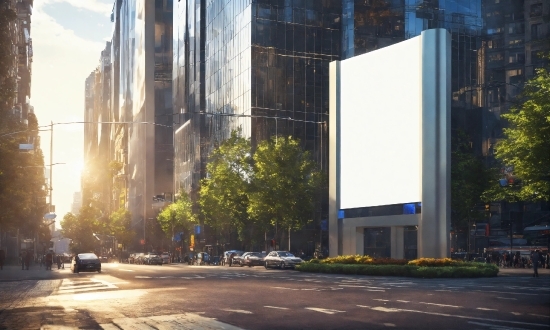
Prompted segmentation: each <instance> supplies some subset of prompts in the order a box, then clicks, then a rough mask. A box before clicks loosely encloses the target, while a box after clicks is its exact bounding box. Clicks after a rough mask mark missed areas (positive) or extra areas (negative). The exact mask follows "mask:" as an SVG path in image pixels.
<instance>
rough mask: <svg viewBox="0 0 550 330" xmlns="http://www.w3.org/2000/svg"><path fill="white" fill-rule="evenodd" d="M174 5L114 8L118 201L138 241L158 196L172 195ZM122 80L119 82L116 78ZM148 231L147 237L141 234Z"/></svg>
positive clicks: (138, 0)
mask: <svg viewBox="0 0 550 330" xmlns="http://www.w3.org/2000/svg"><path fill="white" fill-rule="evenodd" d="M172 6H173V5H172V1H167V0H157V1H148V0H128V1H126V0H125V1H120V0H117V1H116V2H115V5H114V7H113V15H112V16H111V17H112V20H113V21H114V23H115V29H114V31H115V35H114V36H113V43H114V44H113V54H112V56H113V57H112V61H113V65H116V66H117V67H118V68H119V69H118V70H119V72H118V73H116V74H115V76H114V77H115V80H114V83H113V91H117V93H118V97H117V98H118V99H117V100H116V101H113V105H117V106H118V108H117V109H113V111H112V112H111V119H112V120H114V121H118V122H121V124H119V125H111V129H112V130H113V131H112V136H113V138H114V141H113V142H112V143H113V144H112V153H111V157H112V160H116V161H118V162H120V163H122V165H123V166H122V169H121V170H120V171H119V173H116V178H115V180H117V181H118V184H115V185H114V186H115V188H116V192H115V195H116V196H115V199H118V205H117V206H125V207H126V208H127V209H128V210H129V211H130V212H131V214H132V221H133V224H134V226H135V228H140V229H139V230H136V231H137V233H138V235H137V236H138V238H143V237H144V236H145V238H146V237H147V233H146V232H145V228H146V227H145V223H146V222H147V221H148V220H149V219H153V218H154V217H156V215H157V212H158V210H154V209H152V206H151V205H152V203H153V200H152V198H153V196H156V195H161V194H172V192H173V181H172V177H173V152H174V151H173V133H172V132H173V130H172V113H173V111H172V78H171V73H172ZM116 75H118V77H117V76H116ZM141 228H142V229H143V234H141V233H142V230H141Z"/></svg>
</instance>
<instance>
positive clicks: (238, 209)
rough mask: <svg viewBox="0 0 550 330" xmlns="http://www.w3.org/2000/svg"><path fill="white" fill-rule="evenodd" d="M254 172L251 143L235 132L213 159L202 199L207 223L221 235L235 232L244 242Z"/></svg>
mask: <svg viewBox="0 0 550 330" xmlns="http://www.w3.org/2000/svg"><path fill="white" fill-rule="evenodd" d="M251 171H252V157H251V148H250V140H249V139H245V138H243V137H242V136H241V134H240V131H233V132H231V137H230V138H229V139H227V140H225V141H224V142H223V143H222V144H221V145H220V146H219V147H218V148H217V149H216V150H214V152H213V153H212V155H211V156H210V162H209V163H208V164H207V165H206V172H207V173H208V175H207V177H206V178H205V179H203V180H202V182H201V189H200V197H199V204H200V206H201V211H202V213H203V215H204V218H205V223H206V224H208V225H210V226H211V227H213V228H215V229H216V230H219V231H221V232H222V233H229V232H230V231H231V229H233V228H234V229H236V230H237V232H238V233H239V237H240V239H241V240H243V241H244V240H245V235H246V234H247V233H248V232H249V231H247V230H245V229H247V226H249V225H250V222H249V217H248V212H247V208H248V193H249V185H250V175H251Z"/></svg>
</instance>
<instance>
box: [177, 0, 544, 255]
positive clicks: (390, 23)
mask: <svg viewBox="0 0 550 330" xmlns="http://www.w3.org/2000/svg"><path fill="white" fill-rule="evenodd" d="M173 5H174V11H173V13H174V35H173V40H174V41H173V49H174V52H173V56H174V57H173V63H174V64H173V104H174V113H176V114H177V115H175V116H174V121H175V122H176V123H177V124H176V127H175V129H176V130H175V132H174V141H175V145H174V148H175V162H174V163H175V169H174V181H175V192H177V191H178V190H180V189H183V190H186V191H187V192H191V194H192V195H194V194H196V192H197V191H198V188H199V180H200V179H201V178H203V177H204V176H205V168H206V162H207V158H208V155H209V153H210V152H211V151H212V150H213V148H215V147H216V146H217V145H219V143H220V142H221V141H223V140H224V139H225V138H227V137H228V136H229V134H230V132H231V130H233V129H236V128H240V129H241V130H242V133H243V135H244V136H245V137H250V138H251V141H252V144H253V145H257V144H258V143H259V142H260V141H262V140H265V139H268V138H270V137H271V136H274V135H277V134H280V135H292V136H294V137H296V138H299V139H300V140H301V141H302V144H303V146H304V147H305V148H306V149H307V150H310V151H311V152H312V153H313V155H314V158H315V160H316V161H317V162H318V164H319V165H320V167H321V168H324V169H326V166H327V157H326V155H327V153H326V152H327V144H326V141H327V140H326V138H327V134H326V133H327V131H326V130H325V128H326V126H325V124H324V123H326V121H327V120H328V116H327V114H328V63H329V62H331V61H333V60H339V59H341V60H343V59H347V58H351V57H353V56H357V55H360V54H363V53H366V52H369V51H372V50H376V49H380V48H383V47H386V46H388V45H392V44H395V43H397V42H400V41H403V40H406V39H409V38H412V37H415V36H418V35H420V33H421V32H422V31H424V30H426V29H432V28H445V29H447V30H448V31H449V32H450V34H451V38H452V41H451V44H452V46H451V47H452V50H451V52H452V54H451V67H452V73H451V76H452V78H451V93H452V95H451V125H452V132H453V134H458V132H461V131H462V132H465V133H466V135H467V136H469V137H470V139H471V144H472V147H473V150H474V152H475V153H476V154H477V155H478V156H480V157H482V156H484V157H485V159H486V163H487V164H488V165H489V164H491V162H492V159H493V156H492V149H493V146H494V144H495V143H496V142H497V141H498V139H499V138H501V137H502V125H503V124H502V123H503V121H502V120H501V119H500V114H501V113H503V112H505V111H507V109H508V108H509V105H508V106H507V105H504V103H507V102H508V104H510V102H511V101H512V100H513V98H514V97H515V95H517V92H518V91H519V90H520V89H519V88H520V87H521V83H522V82H523V81H525V79H526V78H528V77H530V76H532V75H533V68H535V67H537V66H540V65H541V63H542V60H541V59H540V58H539V57H538V55H537V51H539V50H544V49H546V50H548V49H550V47H549V45H548V43H547V42H545V41H546V40H547V39H548V33H549V29H548V19H547V18H548V12H549V10H550V4H548V3H546V2H545V1H541V0H525V1H514V0H500V1H495V0H368V1H365V0H323V1H306V0H303V1H302V0H228V1H214V0H196V1H192V0H186V1H184V0H182V1H177V2H176V1H174V2H173ZM367 78H369V77H365V79H367ZM367 211H368V210H363V211H361V210H358V211H357V212H359V213H360V212H367ZM375 213H377V212H375ZM324 218H326V201H324V200H322V201H319V207H318V214H316V215H315V218H314V219H315V220H316V221H315V223H317V224H319V223H320V222H319V220H320V219H324ZM411 230H412V232H411V233H410V235H411V237H412V236H415V233H414V230H413V229H411ZM409 252H410V255H411V256H412V255H413V254H414V251H409Z"/></svg>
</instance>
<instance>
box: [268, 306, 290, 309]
mask: <svg viewBox="0 0 550 330" xmlns="http://www.w3.org/2000/svg"><path fill="white" fill-rule="evenodd" d="M264 307H265V308H274V309H288V308H286V307H276V306H264Z"/></svg>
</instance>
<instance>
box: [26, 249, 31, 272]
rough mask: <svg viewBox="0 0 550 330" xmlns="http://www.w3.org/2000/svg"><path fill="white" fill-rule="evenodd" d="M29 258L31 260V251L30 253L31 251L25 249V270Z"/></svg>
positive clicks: (27, 267)
mask: <svg viewBox="0 0 550 330" xmlns="http://www.w3.org/2000/svg"><path fill="white" fill-rule="evenodd" d="M31 260H32V253H31V251H27V254H26V255H25V268H26V269H27V270H29V266H30V264H31Z"/></svg>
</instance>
